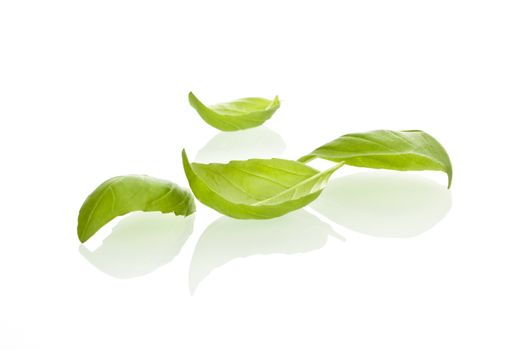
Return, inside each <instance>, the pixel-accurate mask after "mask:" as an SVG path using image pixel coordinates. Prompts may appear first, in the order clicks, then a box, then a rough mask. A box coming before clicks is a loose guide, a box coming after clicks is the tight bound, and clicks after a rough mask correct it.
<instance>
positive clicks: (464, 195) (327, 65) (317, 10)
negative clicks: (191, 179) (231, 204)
mask: <svg viewBox="0 0 525 350" xmlns="http://www.w3.org/2000/svg"><path fill="white" fill-rule="evenodd" d="M523 7H524V4H523V3H522V2H519V1H499V2H496V1H493V2H479V1H463V0H459V1H441V2H421V1H394V2H393V1H379V2H377V1H376V2H370V1H369V2H352V1H350V2H348V1H346V2H343V1H331V0H327V1H325V2H323V3H322V4H321V3H319V2H301V3H294V2H284V1H273V0H269V1H264V2H246V1H230V0H227V1H214V2H212V1H191V2H130V1H120V0H105V1H99V0H94V1H90V2H71V1H55V0H51V1H45V2H43V1H2V2H0V120H1V123H0V125H1V126H0V150H1V151H0V152H1V168H2V171H1V172H0V179H1V181H0V212H1V213H2V215H1V220H0V234H1V236H0V237H1V244H0V348H1V349H53V350H55V349H80V350H83V349H90V350H91V349H130V350H131V349H174V348H177V349H178V348H180V349H189V350H191V349H232V350H235V349H243V350H244V349H265V350H266V349H286V350H288V349H345V350H346V349H364V350H367V349H403V350H407V349H408V350H410V349H417V350H420V349H440V350H441V349H523V348H524V347H525V336H524V335H523V333H524V332H523V330H524V329H525V320H524V316H523V315H525V297H524V296H525V285H524V279H523V267H524V266H525V254H524V253H523V251H524V247H525V236H524V233H523V232H524V230H523V227H524V221H523V209H524V208H523V198H524V197H525V191H524V189H525V186H524V177H525V169H524V166H523V161H522V158H523V150H524V149H525V146H524V142H523V135H522V134H523V127H522V126H521V124H522V122H521V121H522V119H523V116H524V115H525V104H524V103H523V96H525V87H524V85H523V82H524V81H525V65H524V64H523V62H525V47H524V45H522V44H521V43H523V33H525V22H524V21H523V18H524V17H525V11H524V9H523ZM189 91H194V92H196V93H198V95H199V96H202V98H203V100H205V101H211V102H220V101H228V100H230V99H235V98H240V97H246V96H261V97H267V98H268V97H273V96H275V95H276V94H278V95H279V97H280V98H281V100H282V107H281V108H280V109H279V110H278V111H277V112H276V113H275V115H274V116H273V117H272V119H270V120H269V121H268V122H267V123H266V124H265V126H264V127H263V128H257V129H253V130H247V131H243V132H238V133H231V134H224V133H219V132H218V131H217V130H215V129H213V128H211V127H210V126H208V125H207V124H205V123H204V122H203V121H202V120H201V119H200V117H199V116H198V115H197V114H196V113H195V111H194V110H193V109H192V108H191V107H190V106H189V104H188V102H187V94H188V92H189ZM381 128H385V129H397V130H402V129H415V128H417V129H423V130H425V131H427V132H429V133H430V134H432V135H433V136H435V137H436V138H437V139H438V140H439V141H440V142H442V143H443V145H444V146H445V147H446V149H447V150H448V151H449V153H450V156H451V159H452V162H453V165H454V181H453V184H452V188H451V190H450V191H448V190H447V189H446V188H445V187H446V181H445V177H444V175H443V174H435V173H433V172H422V173H403V174H399V173H392V172H386V171H379V170H378V171H373V170H366V169H355V168H350V167H345V168H343V169H341V170H340V171H338V172H337V173H336V174H335V176H334V179H333V181H332V182H331V183H330V185H329V187H328V188H327V190H326V192H325V193H324V194H323V195H322V196H321V197H320V198H319V199H318V200H317V201H316V202H314V203H313V204H312V205H311V206H309V207H307V208H305V209H304V210H301V211H298V212H296V213H293V214H290V215H289V216H284V217H282V218H277V219H274V220H271V221H264V222H258V221H256V222H254V221H236V220H232V219H228V218H224V217H222V216H221V215H219V214H218V213H216V212H214V211H213V210H211V209H209V208H206V207H205V206H203V205H201V204H200V203H199V204H198V208H197V212H196V213H195V215H194V216H192V217H191V218H188V219H182V218H177V217H174V216H170V215H160V214H155V213H153V214H152V213H149V214H133V215H130V216H126V217H124V218H119V219H116V220H115V221H114V222H111V223H110V224H108V225H106V226H105V227H104V228H103V229H102V230H101V231H100V232H98V233H97V234H96V235H95V236H94V237H93V238H92V239H90V240H89V241H88V242H87V243H86V244H85V245H80V243H79V242H78V239H77V236H76V224H77V214H78V210H79V208H80V206H81V205H82V203H83V201H84V199H85V197H86V196H87V195H88V194H89V193H90V192H91V191H92V190H93V189H94V188H95V187H96V186H97V185H99V184H100V183H101V182H102V181H104V180H106V179H107V178H109V177H112V176H117V175H125V174H137V173H138V174H149V175H151V176H156V177H160V178H166V179H171V180H173V181H175V182H177V183H179V184H181V185H183V186H187V181H186V179H185V176H184V173H183V170H182V164H181V158H180V152H181V150H182V149H183V148H185V149H186V150H187V152H188V155H189V157H190V159H191V160H198V161H203V162H207V161H223V160H229V159H233V158H247V157H284V158H288V159H297V158H299V157H300V156H302V155H304V154H305V153H307V152H309V151H311V150H312V149H314V148H315V147H317V146H319V145H321V144H322V143H324V142H327V141H329V140H331V139H333V138H335V137H337V136H339V135H341V134H344V133H349V132H359V131H366V130H373V129H381ZM312 165H314V166H319V167H320V169H324V168H325V167H328V166H329V163H327V162H322V161H318V162H313V163H312ZM192 291H193V294H192Z"/></svg>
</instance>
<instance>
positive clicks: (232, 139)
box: [195, 126, 286, 163]
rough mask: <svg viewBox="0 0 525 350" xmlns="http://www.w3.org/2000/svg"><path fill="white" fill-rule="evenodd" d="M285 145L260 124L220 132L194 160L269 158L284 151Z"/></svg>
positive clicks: (278, 137) (218, 160) (208, 161)
mask: <svg viewBox="0 0 525 350" xmlns="http://www.w3.org/2000/svg"><path fill="white" fill-rule="evenodd" d="M285 148H286V145H285V143H284V141H283V139H282V137H281V136H279V134H277V133H276V132H275V131H273V130H271V129H268V128H267V127H265V126H260V127H257V128H253V129H248V130H241V131H234V132H221V133H219V134H217V135H215V136H214V137H213V138H212V139H211V140H210V141H208V143H207V144H206V145H205V146H204V147H203V148H202V149H201V150H200V151H199V152H198V153H197V155H196V156H195V161H196V162H201V163H227V162H229V161H230V160H232V159H235V160H246V159H249V158H271V157H274V156H276V155H279V154H281V153H283V152H284V150H285Z"/></svg>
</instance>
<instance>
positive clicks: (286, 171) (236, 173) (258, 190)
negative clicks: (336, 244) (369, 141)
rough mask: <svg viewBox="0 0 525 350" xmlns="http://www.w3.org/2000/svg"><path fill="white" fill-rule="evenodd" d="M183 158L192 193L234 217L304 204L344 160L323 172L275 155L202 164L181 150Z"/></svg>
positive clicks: (280, 212) (273, 213)
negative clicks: (193, 160) (192, 161)
mask: <svg viewBox="0 0 525 350" xmlns="http://www.w3.org/2000/svg"><path fill="white" fill-rule="evenodd" d="M182 160H183V165H184V171H185V173H186V177H187V178H188V181H189V183H190V187H191V189H192V191H193V193H194V194H195V197H197V199H198V200H199V201H201V202H202V203H203V204H205V205H207V206H209V207H211V208H213V209H215V210H217V211H218V212H220V213H222V214H224V215H227V216H230V217H233V218H237V219H270V218H274V217H278V216H281V215H284V214H286V213H288V212H290V211H293V210H297V209H299V208H302V207H304V206H305V205H307V204H308V203H310V202H311V201H313V200H314V199H316V198H317V197H318V196H319V195H320V194H321V191H322V190H323V188H324V187H325V186H326V183H327V181H328V179H329V177H330V176H331V175H332V174H333V173H334V171H336V170H337V169H339V168H340V167H341V166H342V165H343V164H344V163H340V164H338V165H336V166H334V167H332V168H330V169H328V170H326V171H323V172H320V171H318V170H316V169H314V168H312V167H310V166H308V165H305V164H302V163H300V162H297V161H293V160H285V159H277V158H272V159H249V160H245V161H231V162H229V163H227V164H219V163H211V164H201V163H190V162H189V161H188V157H187V156H186V152H185V151H184V150H183V151H182Z"/></svg>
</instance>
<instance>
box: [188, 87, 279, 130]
mask: <svg viewBox="0 0 525 350" xmlns="http://www.w3.org/2000/svg"><path fill="white" fill-rule="evenodd" d="M188 99H189V101H190V104H191V106H192V107H193V108H195V110H196V111H197V113H199V115H200V116H201V118H202V119H204V121H205V122H206V123H208V124H210V125H211V126H213V127H214V128H217V129H219V130H222V131H235V130H243V129H249V128H254V127H256V126H259V125H261V124H263V123H264V122H265V121H267V120H268V119H270V118H271V116H272V115H273V114H274V113H275V111H276V110H277V109H278V108H279V106H280V102H279V97H278V96H275V98H274V99H273V100H267V99H265V98H259V97H248V98H241V99H239V100H235V101H231V102H227V103H221V104H216V105H213V106H206V105H204V104H203V103H202V102H201V101H199V99H198V98H197V97H196V96H195V95H194V94H193V93H192V92H190V93H189V95H188Z"/></svg>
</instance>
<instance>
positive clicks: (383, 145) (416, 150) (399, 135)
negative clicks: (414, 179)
mask: <svg viewBox="0 0 525 350" xmlns="http://www.w3.org/2000/svg"><path fill="white" fill-rule="evenodd" d="M314 158H323V159H327V160H331V161H334V162H342V161H343V162H345V163H346V164H348V165H353V166H357V167H364V168H376V169H391V170H403V171H409V170H438V171H443V172H445V173H446V174H447V175H448V187H449V188H450V185H451V183H452V164H451V162H450V158H449V157H448V154H447V152H446V151H445V149H444V148H443V146H441V144H440V143H439V142H438V141H437V140H436V139H435V138H433V137H432V136H430V135H429V134H427V133H425V132H424V131H421V130H406V131H390V130H375V131H370V132H366V133H355V134H347V135H343V136H341V137H339V138H338V139H335V140H333V141H331V142H329V143H327V144H325V145H323V146H321V147H319V148H317V149H316V150H314V151H313V152H311V153H310V154H308V155H306V156H304V157H302V158H300V159H299V161H300V162H308V161H310V160H312V159H314Z"/></svg>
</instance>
